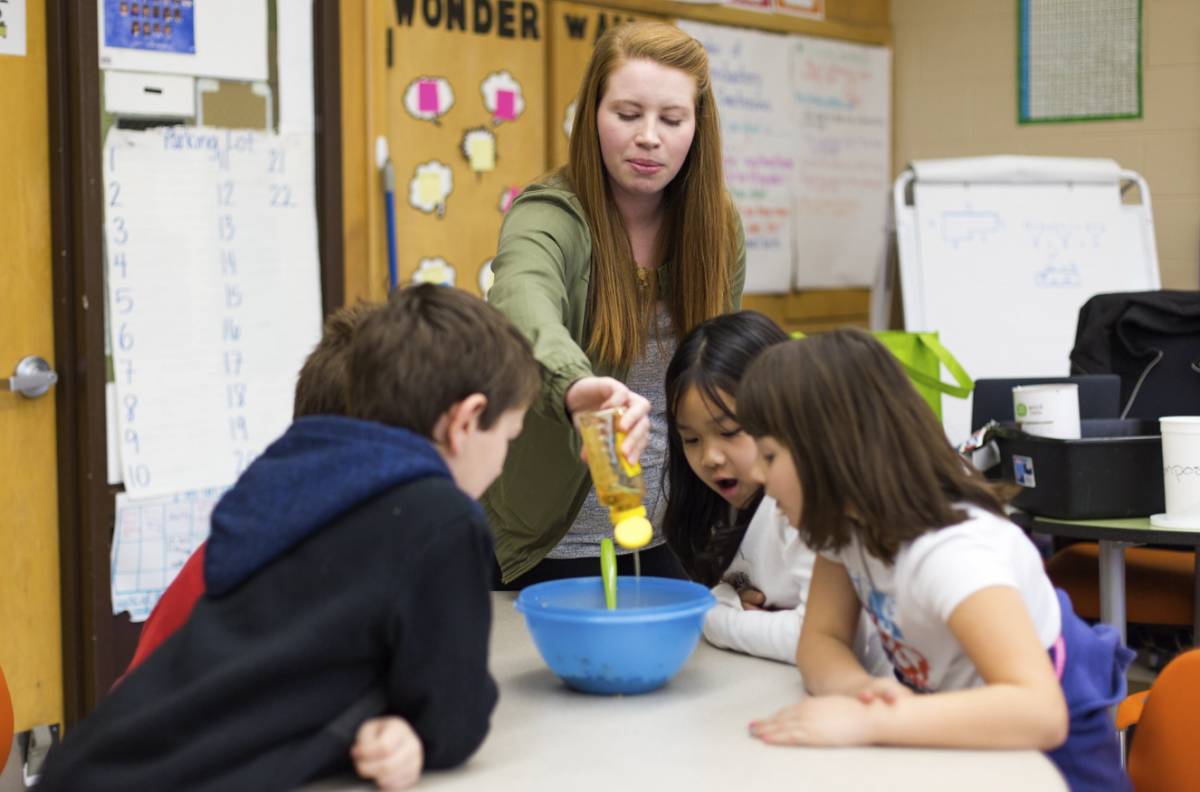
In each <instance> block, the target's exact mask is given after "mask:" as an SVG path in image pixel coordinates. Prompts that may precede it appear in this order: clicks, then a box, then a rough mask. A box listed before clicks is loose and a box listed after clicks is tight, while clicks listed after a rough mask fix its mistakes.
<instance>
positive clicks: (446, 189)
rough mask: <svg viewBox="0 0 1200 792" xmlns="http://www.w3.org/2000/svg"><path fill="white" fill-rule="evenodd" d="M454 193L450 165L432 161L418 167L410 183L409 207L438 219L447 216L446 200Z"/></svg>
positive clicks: (452, 174)
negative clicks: (433, 215) (433, 214)
mask: <svg viewBox="0 0 1200 792" xmlns="http://www.w3.org/2000/svg"><path fill="white" fill-rule="evenodd" d="M452 192H454V172H453V171H452V170H450V166H449V165H444V164H442V163H440V162H438V161H437V160H430V161H429V162H425V163H422V164H420V165H418V166H417V170H416V172H415V173H414V174H413V177H412V179H411V180H410V181H409V183H408V205H409V206H411V207H412V208H414V209H420V210H421V211H422V212H425V213H426V214H429V213H430V212H433V211H436V212H437V216H438V219H439V220H441V219H442V218H443V217H445V216H446V198H447V197H448V196H449V195H450V193H452Z"/></svg>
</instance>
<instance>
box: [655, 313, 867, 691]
mask: <svg viewBox="0 0 1200 792" xmlns="http://www.w3.org/2000/svg"><path fill="white" fill-rule="evenodd" d="M787 339H788V336H787V334H786V333H784V332H783V330H781V329H779V326H778V325H776V324H775V323H774V322H772V321H771V320H770V319H768V318H767V317H766V316H763V315H762V314H760V313H757V312H755V311H741V312H739V313H733V314H725V315H723V316H718V317H716V318H714V319H710V320H708V321H707V322H703V323H702V324H700V325H698V326H696V327H695V328H694V329H693V330H692V331H691V332H690V333H689V334H688V335H687V336H686V337H685V338H684V340H683V342H682V343H680V344H679V347H678V349H677V350H676V352H675V356H674V357H673V358H672V360H671V363H670V365H669V366H668V368H667V377H666V396H667V436H668V461H667V477H668V491H669V492H670V496H669V499H668V501H667V510H666V513H665V515H664V518H663V532H664V534H665V536H666V539H667V543H668V545H669V546H670V547H671V549H672V550H673V551H674V552H675V555H676V557H678V559H679V561H680V563H681V564H682V565H683V568H684V570H685V571H686V572H687V573H688V575H689V576H690V577H691V578H692V579H693V580H697V581H699V582H701V583H703V584H704V585H706V586H711V587H712V590H713V594H715V595H716V597H717V606H716V607H715V608H713V609H712V610H711V611H709V613H708V617H707V619H706V621H705V625H704V635H705V637H706V638H707V639H708V640H709V642H710V643H712V644H714V645H716V646H719V647H722V648H728V649H734V650H737V651H739V652H745V653H747V654H752V655H757V656H759V657H766V658H769V659H772V660H779V661H781V662H785V663H795V662H796V643H797V642H798V641H799V639H800V625H801V623H802V622H803V619H804V606H805V601H806V599H807V596H808V584H809V580H810V579H811V577H812V569H813V561H814V559H815V558H816V555H815V554H814V553H813V551H812V550H810V549H808V547H807V546H806V545H805V544H804V542H802V541H801V540H800V534H799V533H798V532H797V531H796V529H794V528H791V527H790V526H788V524H787V520H786V519H785V518H784V517H783V514H782V513H781V512H780V511H779V509H778V508H777V507H776V505H775V501H774V500H773V499H772V498H768V497H763V494H762V486H761V484H759V483H758V482H757V481H756V480H755V479H754V476H753V474H752V468H753V467H754V465H755V464H756V462H757V458H758V450H757V448H756V447H755V444H754V440H753V438H751V437H750V436H749V435H748V434H746V433H745V432H743V431H742V430H741V427H740V426H739V425H738V422H737V414H736V409H737V391H738V382H739V381H740V380H741V378H742V373H743V372H744V371H745V370H746V366H747V365H749V363H750V361H751V359H753V357H754V356H755V355H756V354H758V353H759V352H761V351H762V350H763V349H766V348H767V347H769V346H771V345H773V344H778V343H781V342H783V341H786V340H787ZM856 649H857V650H858V651H859V652H861V653H862V656H863V657H864V662H866V663H867V664H868V666H869V667H872V669H873V670H876V671H878V672H879V673H887V674H890V673H891V667H890V665H888V663H887V656H886V655H885V654H884V653H883V650H882V648H881V647H880V645H879V639H878V637H876V636H875V635H874V633H873V631H872V630H871V628H870V625H869V622H867V620H866V619H865V618H863V619H862V626H861V628H860V631H859V637H858V643H857V646H856ZM870 649H873V651H869V650H870Z"/></svg>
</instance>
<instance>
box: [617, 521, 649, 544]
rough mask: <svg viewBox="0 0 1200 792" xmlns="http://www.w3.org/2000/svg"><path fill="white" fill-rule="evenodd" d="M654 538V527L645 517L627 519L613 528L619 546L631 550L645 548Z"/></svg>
mask: <svg viewBox="0 0 1200 792" xmlns="http://www.w3.org/2000/svg"><path fill="white" fill-rule="evenodd" d="M653 536H654V527H653V526H652V525H650V521H649V520H647V519H646V518H645V517H640V516H639V517H626V518H625V519H624V520H621V521H620V522H618V523H617V524H616V525H615V526H614V527H613V538H615V539H616V540H617V544H619V545H621V547H624V548H627V549H630V550H636V549H637V548H639V547H645V546H646V545H647V544H649V543H650V539H651V537H653Z"/></svg>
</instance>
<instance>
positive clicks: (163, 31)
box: [96, 0, 268, 81]
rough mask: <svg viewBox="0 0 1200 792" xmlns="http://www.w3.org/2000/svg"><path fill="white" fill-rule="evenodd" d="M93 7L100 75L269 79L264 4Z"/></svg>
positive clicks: (229, 0)
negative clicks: (97, 27)
mask: <svg viewBox="0 0 1200 792" xmlns="http://www.w3.org/2000/svg"><path fill="white" fill-rule="evenodd" d="M96 5H97V13H98V15H99V20H100V68H102V69H122V70H124V71H140V72H158V73H160V74H188V75H192V76H195V77H215V78H218V79H225V80H244V81H252V80H266V79H268V73H267V3H266V0H196V1H195V2H192V0H189V2H187V3H186V4H184V3H182V2H181V3H178V4H176V3H173V2H172V3H166V2H141V3H137V2H132V0H131V1H130V2H125V1H124V0H102V2H100V3H97V4H96ZM177 13H178V17H179V18H178V20H177V19H176V14H177ZM166 14H169V15H170V16H169V17H167V16H164V15H166ZM135 25H136V27H135ZM168 30H169V33H168Z"/></svg>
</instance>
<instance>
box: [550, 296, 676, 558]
mask: <svg viewBox="0 0 1200 792" xmlns="http://www.w3.org/2000/svg"><path fill="white" fill-rule="evenodd" d="M658 335H659V339H660V340H661V342H662V344H661V349H660V345H659V343H658V342H656V341H655V339H654V337H653V336H651V337H650V339H649V340H648V341H647V343H646V352H645V354H643V355H642V356H641V357H639V358H638V359H637V361H636V362H635V363H634V364H633V365H632V366H630V367H629V376H628V377H627V378H626V380H625V384H626V385H628V386H629V389H630V390H631V391H633V392H635V393H639V394H641V395H642V396H645V397H646V398H647V399H649V400H650V442H649V443H648V444H647V445H646V450H645V451H643V452H642V459H641V464H642V476H643V477H644V478H645V479H646V497H645V499H644V500H643V501H642V505H644V506H645V507H646V515H647V516H648V517H649V518H650V524H651V525H653V526H654V537H653V538H652V539H651V540H650V544H648V545H646V547H645V548H643V549H649V548H651V547H657V546H658V545H660V544H662V543H663V542H664V541H666V540H664V539H663V535H662V520H663V514H664V513H665V512H666V509H667V498H666V492H665V491H664V486H663V469H664V468H665V466H666V464H667V394H666V389H665V388H664V384H663V383H664V380H665V379H666V376H667V364H669V363H670V362H671V358H672V357H673V356H674V354H675V330H674V328H673V327H672V326H671V316H670V313H669V312H667V311H660V312H659V314H658ZM612 532H613V527H612V523H611V522H609V519H608V508H607V507H606V506H601V505H600V499H599V498H597V497H596V488H595V487H592V489H591V491H590V492H588V496H587V500H585V501H584V502H583V508H581V509H580V510H579V515H578V516H577V517H576V518H575V522H574V523H573V524H572V525H571V530H569V531H568V532H567V535H566V536H564V537H563V539H562V541H561V542H559V543H558V545H557V546H556V547H555V548H554V549H553V550H551V551H550V552H549V553H548V554H547V555H546V558H599V557H600V540H601V539H605V538H610V537H612ZM629 552H632V551H630V550H625V549H623V548H622V547H621V546H620V545H618V546H617V554H618V555H621V554H624V553H629Z"/></svg>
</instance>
